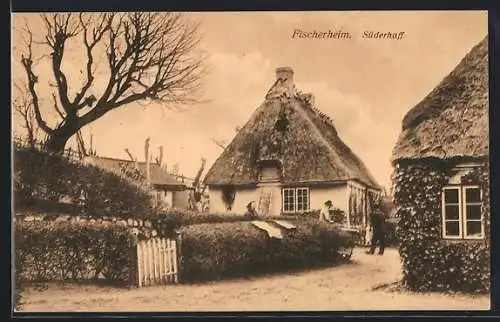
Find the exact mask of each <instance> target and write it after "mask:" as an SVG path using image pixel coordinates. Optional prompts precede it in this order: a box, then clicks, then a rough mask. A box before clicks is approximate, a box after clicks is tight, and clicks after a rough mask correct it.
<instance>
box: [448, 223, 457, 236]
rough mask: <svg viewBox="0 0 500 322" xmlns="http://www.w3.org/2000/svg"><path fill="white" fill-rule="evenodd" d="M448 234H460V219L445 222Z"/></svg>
mask: <svg viewBox="0 0 500 322" xmlns="http://www.w3.org/2000/svg"><path fill="white" fill-rule="evenodd" d="M445 229H446V236H460V228H459V222H458V221H448V222H446V224H445Z"/></svg>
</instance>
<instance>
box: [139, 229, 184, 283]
mask: <svg viewBox="0 0 500 322" xmlns="http://www.w3.org/2000/svg"><path fill="white" fill-rule="evenodd" d="M137 265H138V267H137V268H138V269H137V272H138V284H139V287H141V286H148V285H154V284H169V283H177V282H178V265H177V242H176V241H175V240H174V239H168V238H151V239H148V240H142V241H139V242H138V243H137Z"/></svg>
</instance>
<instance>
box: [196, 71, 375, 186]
mask: <svg viewBox="0 0 500 322" xmlns="http://www.w3.org/2000/svg"><path fill="white" fill-rule="evenodd" d="M276 74H277V79H276V82H275V83H274V85H273V86H272V87H271V89H270V90H269V91H268V93H267V95H266V98H265V100H264V102H263V103H262V104H261V105H260V106H259V107H258V108H257V109H256V110H255V111H254V113H253V114H252V116H251V117H250V119H249V120H248V122H247V123H246V124H245V126H244V127H243V128H242V129H241V130H240V131H239V132H238V133H237V134H236V136H235V137H234V139H233V140H232V142H231V143H230V144H229V145H228V146H227V147H226V149H225V150H224V152H223V153H222V154H221V155H220V157H219V158H218V159H217V160H216V161H215V163H214V164H213V166H212V167H211V168H210V169H209V171H208V172H207V174H206V176H205V183H206V184H207V185H252V184H257V183H258V176H259V167H260V166H261V165H262V164H263V163H264V162H269V161H271V162H275V164H276V163H277V164H279V165H280V166H281V170H282V178H281V182H282V183H283V184H298V183H309V184H314V183H319V184H321V183H330V182H331V183H333V182H345V181H346V180H349V179H352V180H358V181H360V182H362V183H364V184H366V185H368V186H370V187H373V188H376V189H380V186H379V185H378V184H377V183H376V181H375V179H374V178H373V176H372V175H371V174H370V172H369V171H368V169H367V168H366V167H365V165H364V163H363V162H362V161H361V160H360V159H359V158H358V157H357V156H356V155H355V154H354V153H353V152H352V151H351V150H350V149H349V147H347V146H346V145H345V143H344V142H343V141H342V140H341V139H340V137H339V136H338V134H337V131H336V129H335V127H334V125H333V123H332V121H331V120H330V119H329V118H328V116H326V115H325V114H323V113H322V112H320V111H319V110H318V109H317V108H315V107H314V102H313V101H314V98H313V96H312V95H311V94H300V93H299V92H298V91H297V90H296V88H295V85H294V84H293V71H292V70H291V69H290V68H278V69H277V70H276ZM282 106H287V108H286V110H285V113H286V118H287V119H288V120H289V126H288V130H287V131H286V132H279V131H277V130H276V127H275V123H276V121H277V120H278V119H279V118H280V112H281V111H282Z"/></svg>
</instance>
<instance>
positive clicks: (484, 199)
mask: <svg viewBox="0 0 500 322" xmlns="http://www.w3.org/2000/svg"><path fill="white" fill-rule="evenodd" d="M488 137H489V135H488V38H487V37H486V38H484V39H483V40H482V41H481V42H480V43H479V44H477V45H476V46H475V47H474V48H472V50H471V51H470V52H469V53H468V54H467V55H466V56H465V57H464V58H463V59H462V60H461V61H460V63H459V64H458V65H457V66H456V68H455V69H454V70H453V71H452V72H451V73H450V74H449V75H447V76H446V77H445V78H444V79H443V80H442V82H441V83H440V84H439V85H438V86H437V87H436V88H435V89H434V90H433V91H431V92H430V93H429V94H428V95H427V96H426V97H425V98H424V99H423V100H422V101H421V102H420V103H419V104H417V105H416V106H415V107H413V108H412V109H411V110H410V111H409V112H408V113H407V115H406V116H405V117H404V119H403V124H402V132H401V134H400V136H399V139H398V141H397V143H396V146H395V147H394V150H393V155H392V163H393V165H394V167H395V175H394V191H395V195H394V201H395V204H396V207H397V209H398V210H397V214H398V216H399V217H400V223H399V226H400V229H401V231H402V234H401V238H402V241H401V251H402V252H401V253H402V254H413V255H412V256H403V258H404V263H403V264H404V266H405V274H406V275H405V279H406V281H407V282H408V284H409V285H412V286H414V287H416V288H454V287H455V286H456V284H457V283H460V285H461V286H464V285H469V284H471V283H473V281H475V282H474V283H476V282H477V283H479V285H483V286H484V285H486V284H487V283H486V282H485V281H486V280H488V278H489V276H486V275H489V271H488V267H489V262H484V260H485V258H489V246H487V245H488V243H489V215H490V214H489V144H488V142H489V140H488ZM416 241H418V242H416ZM419 248H422V249H421V250H420V249H419ZM415 254H420V255H418V256H417V255H415ZM460 254H461V255H460ZM444 258H446V260H444ZM471 258H474V260H472V261H471ZM450 265H451V266H452V267H451V266H450ZM450 267H451V268H450ZM429 274H431V275H429ZM432 274H433V275H432ZM457 274H458V275H457ZM460 274H462V275H463V276H462V275H460ZM471 274H472V275H471ZM474 274H480V275H481V274H482V275H481V276H477V278H475V277H474ZM464 279H465V280H467V281H465V280H464ZM477 283H476V284H477ZM471 287H472V286H471ZM474 287H475V288H477V287H478V286H477V285H476V286H474Z"/></svg>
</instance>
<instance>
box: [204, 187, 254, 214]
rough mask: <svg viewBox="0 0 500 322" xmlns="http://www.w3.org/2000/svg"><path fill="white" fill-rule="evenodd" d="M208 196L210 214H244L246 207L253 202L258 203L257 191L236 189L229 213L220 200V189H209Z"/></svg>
mask: <svg viewBox="0 0 500 322" xmlns="http://www.w3.org/2000/svg"><path fill="white" fill-rule="evenodd" d="M208 194H209V196H210V212H211V213H214V212H217V213H239V214H242V215H243V214H244V213H245V210H246V205H247V204H248V203H249V202H250V201H252V200H254V201H255V202H258V201H259V191H258V189H255V188H239V189H236V194H235V197H234V203H233V207H232V209H231V210H230V211H228V210H227V209H226V205H225V204H224V201H223V199H222V190H221V189H220V188H214V187H211V188H210V189H209V191H208Z"/></svg>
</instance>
